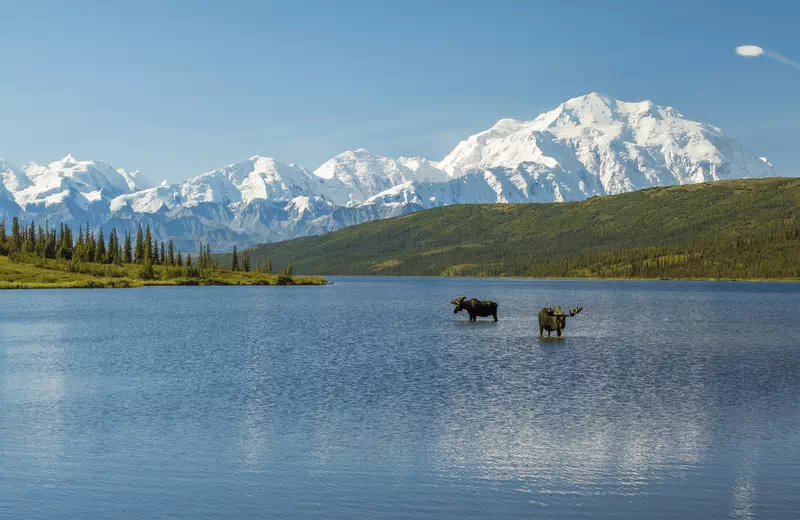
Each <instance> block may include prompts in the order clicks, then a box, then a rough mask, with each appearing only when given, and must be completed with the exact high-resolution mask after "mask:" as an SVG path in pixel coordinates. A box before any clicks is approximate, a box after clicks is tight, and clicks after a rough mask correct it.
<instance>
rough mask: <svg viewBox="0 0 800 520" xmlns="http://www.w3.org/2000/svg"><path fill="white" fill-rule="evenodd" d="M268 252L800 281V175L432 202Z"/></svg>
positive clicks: (404, 266) (346, 263)
mask: <svg viewBox="0 0 800 520" xmlns="http://www.w3.org/2000/svg"><path fill="white" fill-rule="evenodd" d="M267 257H270V258H271V259H272V264H273V265H274V266H276V267H277V268H282V267H283V266H285V265H286V264H287V263H288V262H289V261H291V262H292V265H293V268H294V272H295V273H302V274H307V273H313V274H323V275H336V274H352V275H355V274H389V275H444V276H448V275H455V276H532V277H623V278H625V277H647V278H657V277H677V278H792V277H794V278H797V277H800V179H787V178H775V179H751V180H734V181H722V182H718V183H706V184H698V185H690V186H675V187H667V188H654V189H648V190H643V191H637V192H634V193H627V194H622V195H615V196H609V197H595V198H592V199H589V200H586V201H582V202H573V203H551V204H494V205H458V206H451V207H444V208H436V209H431V210H427V211H421V212H417V213H414V214H411V215H406V216H402V217H399V218H394V219H388V220H381V221H378V222H370V223H366V224H361V225H358V226H353V227H350V228H347V229H343V230H341V231H337V232H335V233H330V234H327V235H323V236H318V237H312V238H299V239H296V240H292V241H288V242H281V243H278V244H265V245H261V246H257V247H255V248H252V249H250V258H251V261H252V262H253V263H255V262H257V261H260V262H262V263H263V262H264V261H265V259H266V258H267ZM221 260H223V261H224V260H225V258H221Z"/></svg>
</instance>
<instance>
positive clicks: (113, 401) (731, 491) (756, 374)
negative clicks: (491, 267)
mask: <svg viewBox="0 0 800 520" xmlns="http://www.w3.org/2000/svg"><path fill="white" fill-rule="evenodd" d="M465 286H466V288H465ZM742 287H745V288H748V287H750V286H739V285H737V286H735V288H734V289H729V288H728V287H727V286H725V285H721V286H720V285H713V286H703V285H696V284H622V283H615V282H612V283H607V284H596V283H591V282H581V283H578V282H530V281H510V280H502V281H487V280H380V279H369V280H358V279H357V280H348V281H341V282H340V283H337V284H336V285H334V286H330V287H326V288H291V292H288V290H265V289H264V288H199V289H187V290H174V289H173V290H169V289H163V288H161V289H153V290H150V289H148V290H142V291H116V292H115V291H98V292H94V293H86V292H84V293H80V292H53V293H48V294H47V295H44V294H43V293H36V292H30V293H24V294H23V295H22V296H23V297H22V298H19V297H17V298H18V299H16V300H15V306H13V307H8V306H7V307H4V308H6V309H12V310H11V311H9V312H6V313H5V314H3V315H2V316H0V328H1V330H2V332H3V334H2V335H1V336H0V370H1V371H2V375H3V378H2V385H1V386H0V389H2V400H3V404H4V405H3V407H1V408H0V436H2V438H3V439H4V443H3V452H2V454H3V456H4V467H7V468H11V470H10V471H11V472H12V473H13V475H14V477H15V480H16V481H21V482H24V483H25V484H24V485H27V486H29V487H31V488H33V489H38V488H40V487H41V485H42V483H43V482H45V481H47V482H50V483H52V485H54V486H56V487H57V488H59V489H61V490H65V489H68V490H69V493H64V494H62V495H61V497H60V498H59V499H58V500H55V501H54V502H52V503H53V504H56V505H58V506H59V507H62V506H63V507H72V511H73V512H75V513H76V514H75V515H73V516H92V514H91V512H90V511H88V510H87V509H86V508H85V506H84V505H82V504H84V503H94V504H97V507H101V508H105V509H104V510H105V511H106V512H107V511H113V512H116V513H119V514H118V515H115V516H126V512H127V516H139V517H142V516H145V517H147V516H158V515H159V514H161V513H164V512H165V511H172V512H174V513H176V514H179V513H180V512H181V511H183V512H186V511H189V510H192V511H194V510H193V509H191V507H195V506H196V505H197V504H198V503H199V501H201V499H204V498H207V497H212V498H213V500H209V501H207V502H206V503H213V506H214V507H218V508H219V509H215V511H216V512H218V513H219V514H220V515H221V516H225V512H230V511H237V512H239V513H241V514H242V515H241V516H253V517H257V516H259V513H260V514H262V515H263V512H264V511H265V510H269V511H270V512H272V513H274V514H275V515H276V516H281V517H302V516H324V517H334V518H351V517H353V516H362V517H364V516H369V517H374V516H385V517H392V516H406V517H426V516H427V517H436V518H448V517H449V518H464V517H487V516H498V515H499V516H506V517H528V516H531V515H535V514H537V513H539V514H545V515H550V516H564V517H567V516H586V515H587V514H589V515H590V516H604V514H606V515H607V514H608V513H607V512H609V511H611V512H614V513H615V514H618V515H619V516H628V517H634V518H639V517H642V516H644V513H645V512H652V511H661V512H663V513H664V515H666V516H671V517H687V516H699V517H715V518H716V517H724V516H726V515H727V516H729V517H735V518H748V517H752V518H755V517H759V516H770V517H782V516H786V514H785V513H786V512H787V511H790V510H792V508H795V507H796V506H797V507H800V503H798V502H797V501H796V500H793V499H779V500H776V499H775V497H776V496H780V497H790V496H800V489H798V488H797V485H796V484H795V483H793V482H795V481H793V480H791V479H790V478H786V476H787V475H793V474H795V473H796V471H795V470H796V469H797V467H798V466H800V454H798V452H797V449H796V448H794V449H792V446H795V445H797V440H798V439H797V433H796V432H797V431H800V408H799V407H798V404H797V403H798V402H800V389H799V388H798V383H797V380H796V374H797V373H798V372H799V371H800V351H799V350H798V345H800V327H798V326H797V324H798V323H800V319H798V318H800V305H799V304H800V292H798V291H794V292H793V291H791V290H789V291H788V292H783V293H780V292H778V293H776V292H774V290H773V292H769V291H767V290H765V289H763V288H755V289H752V288H751V289H748V290H747V291H744V292H742ZM758 287H763V286H758ZM457 294H458V295H460V294H466V295H467V296H473V295H474V296H481V297H486V298H492V299H495V300H498V301H500V302H501V307H500V322H499V323H497V324H491V325H487V326H468V325H464V323H463V322H464V321H465V320H466V318H463V317H461V316H454V315H453V313H452V309H451V306H449V305H448V303H447V302H449V300H450V299H452V297H453V296H454V295H457ZM4 297H7V296H5V295H3V294H0V304H2V303H4V302H3V301H2V298H4ZM776 298H777V299H781V300H782V301H783V303H784V305H782V308H784V309H786V311H785V312H784V313H783V314H782V315H779V316H772V317H771V318H770V319H771V320H772V323H773V324H774V325H775V327H774V329H772V330H769V331H761V332H760V333H759V334H758V335H753V334H751V333H750V331H749V330H748V327H749V324H750V323H751V322H752V320H753V319H754V318H753V312H754V311H753V309H754V308H757V309H770V308H771V305H770V303H771V302H774V301H775V299H776ZM209 302H213V305H212V306H209ZM539 302H542V304H562V305H568V304H571V305H573V306H574V305H575V304H581V305H583V306H584V307H585V311H584V312H583V313H581V315H580V316H579V317H576V318H575V319H574V320H573V321H571V322H570V325H569V328H568V329H567V337H566V339H564V340H563V341H559V342H546V341H539V340H538V339H537V338H536V332H537V330H536V327H535V326H534V325H535V321H534V320H535V311H536V306H537V305H538V304H539ZM6 303H7V302H6ZM686 309H690V310H691V312H689V313H687V312H686ZM720 309H724V312H720ZM87 316H92V319H89V318H87ZM620 316H630V317H635V319H626V320H622V321H621V320H620ZM756 318H757V317H756ZM109 324H113V326H110V325H109ZM6 441H7V442H6ZM7 446H13V448H10V449H9V448H8V447H7ZM765 468H767V469H765ZM176 475H179V476H180V477H179V478H176ZM243 475H246V476H243ZM103 482H106V484H105V485H104V484H103ZM242 482H246V483H247V484H246V486H244V485H243V484H242ZM37 486H38V487H37ZM70 486H72V487H70ZM243 486H244V487H243ZM18 489H19V486H18V485H12V484H11V483H10V480H8V479H7V478H5V479H4V477H3V475H2V474H1V473H0V494H3V495H7V496H14V497H15V499H16V500H18V501H19V502H17V505H18V506H19V505H20V504H22V506H23V507H24V506H25V505H27V506H28V508H29V510H30V508H31V507H32V506H31V504H32V503H33V502H26V499H28V500H30V497H27V498H26V496H22V495H20V494H19V493H18ZM42 489H43V488H42ZM120 490H124V492H123V491H120ZM795 491H797V493H794V492H795ZM111 494H113V500H112V499H111V498H108V497H109V496H110V495H111ZM98 496H101V497H106V500H105V501H99V500H94V501H92V498H95V499H96V498H97V497H98ZM298 497H302V500H301V499H300V498H298ZM676 497H679V498H680V500H676ZM299 503H302V507H298V506H297V504H299ZM1 508H2V505H0V516H2V513H3V511H2V509H1ZM587 508H590V509H587ZM398 511H400V514H395V513H396V512H398ZM34 516H35V515H34Z"/></svg>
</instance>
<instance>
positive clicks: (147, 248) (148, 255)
mask: <svg viewBox="0 0 800 520" xmlns="http://www.w3.org/2000/svg"><path fill="white" fill-rule="evenodd" d="M144 260H146V261H148V262H150V263H151V264H152V263H153V237H152V236H151V235H150V224H147V229H146V231H145V234H144ZM151 269H152V266H151Z"/></svg>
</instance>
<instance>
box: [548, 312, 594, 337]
mask: <svg viewBox="0 0 800 520" xmlns="http://www.w3.org/2000/svg"><path fill="white" fill-rule="evenodd" d="M582 310H583V307H578V308H577V309H570V310H569V314H564V312H563V311H562V310H561V307H560V306H559V307H542V310H540V311H539V335H540V336H544V331H547V336H548V337H550V333H551V332H552V331H556V334H557V335H558V336H559V337H561V331H563V330H564V329H566V328H567V318H571V317H573V316H575V315H576V314H578V313H579V312H581V311H582Z"/></svg>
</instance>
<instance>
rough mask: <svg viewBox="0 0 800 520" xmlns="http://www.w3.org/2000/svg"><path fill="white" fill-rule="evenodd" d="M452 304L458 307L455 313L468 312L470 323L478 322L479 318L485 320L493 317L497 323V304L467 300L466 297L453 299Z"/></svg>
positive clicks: (454, 310)
mask: <svg viewBox="0 0 800 520" xmlns="http://www.w3.org/2000/svg"><path fill="white" fill-rule="evenodd" d="M450 303H452V304H453V305H455V306H456V308H455V309H453V312H454V313H456V312H460V311H467V313H468V314H469V321H478V316H480V317H482V318H485V317H487V316H492V317H493V318H494V321H497V303H495V302H490V301H486V300H483V301H482V300H479V299H477V298H473V299H471V300H467V297H466V296H460V297H458V298H453V299H452V300H451V301H450Z"/></svg>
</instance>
